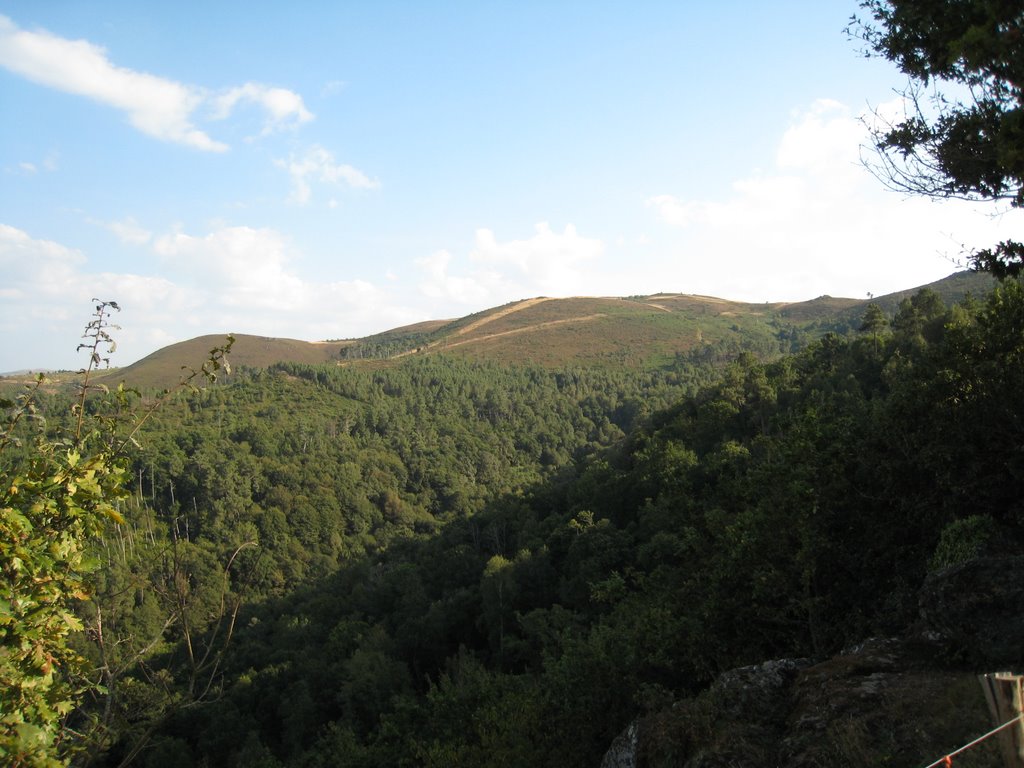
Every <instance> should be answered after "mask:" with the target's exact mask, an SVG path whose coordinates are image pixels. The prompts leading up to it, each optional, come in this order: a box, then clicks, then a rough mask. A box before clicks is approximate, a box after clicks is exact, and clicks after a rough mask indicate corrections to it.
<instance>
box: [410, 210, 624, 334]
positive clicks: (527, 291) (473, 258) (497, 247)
mask: <svg viewBox="0 0 1024 768" xmlns="http://www.w3.org/2000/svg"><path fill="white" fill-rule="evenodd" d="M534 232H535V233H534V235H533V236H532V237H530V238H527V239H525V240H509V241H505V242H502V241H499V240H498V238H497V237H496V236H495V234H494V232H493V231H492V230H490V229H486V228H481V229H478V230H477V231H476V233H475V237H474V244H473V249H472V250H471V252H470V253H469V256H468V262H469V266H468V267H467V268H465V269H462V270H459V269H458V266H457V264H456V261H457V260H456V257H455V256H454V255H453V254H452V253H450V252H449V251H446V250H441V251H436V252H434V253H432V254H431V255H429V256H424V257H421V258H419V259H416V265H417V266H418V267H419V268H420V269H421V270H422V272H423V273H424V278H423V279H422V280H421V281H420V282H419V290H420V293H421V294H422V295H423V296H426V297H428V298H430V299H434V300H438V301H439V302H441V303H440V304H439V305H438V307H437V310H438V311H441V312H443V313H445V314H448V313H449V312H450V309H449V307H447V306H446V305H445V303H444V302H457V303H459V304H464V305H475V306H476V307H485V306H493V305H496V304H503V303H505V302H508V301H513V300H516V299H522V298H527V297H533V296H540V295H543V296H571V295H578V294H580V293H588V292H593V291H592V290H591V289H592V288H593V287H595V285H596V283H595V282H594V279H593V276H592V274H591V270H590V269H588V267H590V266H592V264H593V262H594V261H595V260H596V259H598V258H600V257H601V256H602V255H603V254H604V244H603V243H602V242H601V241H600V240H598V239H594V238H587V237H582V236H580V235H579V233H577V231H576V228H575V227H574V226H573V225H572V224H567V225H566V227H565V229H564V230H563V231H562V232H561V233H558V232H554V231H552V229H551V227H550V226H549V225H548V224H547V223H545V222H541V223H539V224H537V225H536V226H535V229H534ZM459 271H461V272H462V274H453V272H459Z"/></svg>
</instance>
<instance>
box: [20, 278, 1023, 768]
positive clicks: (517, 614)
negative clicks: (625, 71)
mask: <svg viewBox="0 0 1024 768" xmlns="http://www.w3.org/2000/svg"><path fill="white" fill-rule="evenodd" d="M712 357H713V358H715V359H717V358H718V357H719V356H712ZM722 357H725V358H729V357H731V360H729V361H728V362H719V363H718V364H703V363H700V362H699V361H691V362H689V363H686V364H682V363H677V364H676V365H675V366H674V367H673V368H672V369H666V370H662V371H646V372H640V371H634V372H629V371H621V370H619V371H616V370H601V369H584V368H579V369H571V370H552V369H544V368H537V367H531V366H529V365H527V364H509V363H505V364H499V363H497V362H473V361H467V360H463V359H457V358H452V357H448V356H444V355H438V356H433V357H424V358H420V357H413V358H409V359H407V360H403V361H401V362H400V363H394V364H387V365H386V364H383V363H381V364H378V365H368V366H359V367H353V366H340V367H339V366H327V365H324V366H309V365H298V364H279V365H275V366H271V367H269V368H266V369H261V370H243V371H235V372H233V373H232V374H231V376H229V377H227V378H226V379H221V380H220V381H219V382H218V383H217V384H216V385H214V386H210V387H208V388H205V389H202V390H197V391H185V392H182V393H179V394H177V395H175V396H173V397H171V398H169V399H167V400H166V401H165V402H164V403H163V404H162V406H161V407H160V409H159V410H157V411H154V412H153V413H152V417H151V418H149V419H148V421H147V422H146V424H145V425H144V427H143V428H142V429H140V430H139V431H138V433H137V434H136V435H135V437H134V438H133V439H134V440H137V442H138V447H137V448H133V449H132V450H131V451H130V452H129V454H128V457H129V458H128V459H127V463H126V464H125V466H124V472H123V481H124V482H123V486H124V488H125V491H126V492H125V493H124V494H123V495H122V497H121V498H120V499H119V500H118V501H117V508H118V513H119V518H118V519H119V520H120V522H115V521H113V520H110V519H108V520H107V522H106V523H105V524H104V525H103V526H102V527H99V528H97V529H95V530H94V531H93V534H92V535H91V537H90V539H89V542H88V547H87V550H88V552H87V554H88V556H89V557H90V558H91V559H92V560H93V566H94V570H93V571H92V576H91V580H92V584H91V587H90V591H91V594H90V596H89V598H88V599H84V598H85V597H86V594H85V593H83V594H82V595H81V598H83V599H80V600H79V601H78V602H77V603H76V606H75V611H76V613H77V615H78V620H79V621H80V626H81V631H78V632H76V633H73V634H72V635H71V636H70V639H69V641H70V643H71V645H72V650H73V651H74V652H75V653H78V654H81V656H82V657H84V658H85V660H86V664H85V665H84V669H86V670H89V671H88V673H87V675H89V676H90V677H89V685H87V686H85V688H84V690H85V691H86V692H87V693H86V697H85V699H84V703H83V705H82V706H80V707H78V708H77V709H74V710H73V711H70V712H67V713H65V714H64V716H63V720H62V722H63V723H64V725H63V726H62V728H63V731H62V732H63V733H64V734H65V735H64V736H63V737H62V738H64V739H66V740H67V744H68V746H69V748H71V747H73V750H72V751H71V752H70V753H69V754H70V755H71V757H72V760H73V762H76V763H78V764H82V765H96V766H104V765H110V766H114V765H122V764H128V763H131V764H136V765H142V766H151V767H153V768H155V767H156V766H400V765H409V766H421V765H425V766H454V765H459V766H484V765H488V766H490V765H507V766H527V765H531V766H595V768H596V766H597V765H598V764H599V763H600V761H601V757H602V755H603V754H604V752H605V750H606V749H607V748H608V747H609V745H610V743H611V742H612V741H613V739H614V738H615V737H616V736H617V735H618V734H619V733H620V732H621V731H622V730H623V729H624V728H625V727H626V726H627V725H629V724H630V723H631V722H634V721H635V720H636V719H637V718H644V717H654V716H657V715H658V713H664V712H668V711H671V710H672V708H673V706H674V705H675V704H676V703H678V702H680V701H681V700H684V699H686V698H687V697H690V696H693V695H695V694H697V693H699V692H700V691H702V690H704V689H706V688H707V687H708V685H709V684H711V683H712V682H713V681H714V680H715V679H716V677H717V676H718V675H720V674H721V673H722V672H724V671H727V670H730V669H733V668H736V667H740V666H743V665H749V664H755V663H758V662H762V661H765V660H768V659H775V658H783V657H787V658H795V657H808V658H818V659H822V658H827V657H828V656H829V655H830V654H833V653H835V652H837V651H838V650H840V649H842V648H844V647H846V646H848V645H849V644H851V643H856V642H859V641H861V640H863V639H865V638H867V637H871V636H890V635H894V634H899V633H901V632H904V631H906V629H907V628H908V627H909V626H910V625H911V624H912V623H913V622H914V620H915V616H916V612H917V603H916V599H917V598H916V596H917V592H918V590H919V588H920V586H921V584H922V583H923V581H924V579H925V578H926V576H927V575H928V574H929V573H930V572H934V571H935V570H937V569H940V568H943V567H946V566H950V565H953V564H956V563H958V562H962V561H965V560H968V559H970V558H974V557H977V556H979V555H996V554H998V555H1007V554H1018V553H1019V552H1020V551H1021V541H1022V540H1021V533H1022V532H1021V523H1022V512H1024V509H1022V501H1021V500H1022V499H1024V488H1022V480H1024V456H1022V454H1021V447H1020V446H1021V440H1020V436H1021V418H1022V415H1021V392H1024V289H1022V287H1021V285H1020V284H1019V283H1018V282H1016V281H1013V280H1010V281H1007V282H1005V283H1004V284H1002V285H1001V286H1000V287H998V288H997V289H996V290H995V291H994V292H993V293H991V295H989V296H986V297H979V298H976V299H972V298H968V299H967V300H965V301H963V302H960V303H956V304H951V305H948V306H947V305H946V304H945V303H944V302H943V301H942V300H941V299H940V298H939V296H938V295H937V294H936V293H934V292H932V291H929V290H923V291H921V292H919V293H917V294H915V295H914V296H913V297H912V298H909V299H905V300H904V301H903V302H902V303H901V304H900V305H899V306H898V307H897V308H896V310H895V312H893V313H892V314H886V313H885V312H883V311H882V310H881V309H879V307H878V306H875V305H872V306H870V307H869V308H868V311H867V313H866V314H865V315H864V317H863V319H862V321H861V322H860V324H859V325H858V326H857V327H856V329H852V330H850V331H848V332H846V333H843V334H837V333H828V334H826V335H824V336H822V337H821V338H820V339H819V340H817V341H814V342H812V343H810V344H809V345H808V346H806V348H804V349H803V350H801V351H799V352H796V353H795V354H788V355H779V354H778V353H776V354H774V355H772V356H771V357H770V359H765V360H761V359H758V357H757V356H755V355H753V354H751V353H749V352H741V353H738V354H733V355H726V356H722ZM36 397H37V399H38V401H39V406H40V410H41V411H43V412H45V413H46V414H48V416H49V422H48V427H47V428H48V429H51V430H52V429H54V428H55V427H56V426H58V424H59V422H60V420H61V418H65V419H66V418H69V416H68V415H69V414H72V415H73V414H74V413H75V409H74V405H73V401H72V399H71V398H73V395H72V394H71V393H68V392H64V391H47V392H46V393H37V395H36ZM112 402H113V403H114V404H116V402H117V400H116V398H115V399H114V400H113V401H112V400H111V398H110V397H109V396H108V397H104V396H102V394H97V395H94V396H90V398H89V399H88V400H87V402H86V406H87V407H86V410H87V411H88V412H89V416H90V418H96V419H110V420H112V421H114V422H116V420H117V419H118V418H120V417H119V416H118V415H117V414H116V413H115V412H113V411H111V410H110V408H111V407H112V405H111V404H112ZM33 429H35V427H33V425H32V424H31V423H29V422H27V421H25V422H22V423H20V424H18V425H17V430H16V431H18V432H19V433H21V434H23V435H24V437H25V442H23V443H22V446H27V445H28V444H29V439H30V436H31V431H32V430H33ZM23 453H24V448H22V449H16V448H12V449H11V450H8V451H6V452H5V456H6V458H5V461H8V462H10V461H15V460H16V459H17V457H18V456H21V455H23ZM8 615H10V610H8ZM970 657H971V649H970V648H968V647H964V648H960V649H958V650H957V651H956V652H954V653H953V654H952V655H951V657H950V664H952V665H956V664H961V665H962V664H964V663H967V662H966V660H968V659H970ZM94 683H95V684H98V686H97V687H93V684H94ZM67 734H72V735H74V736H73V737H72V736H69V735H67ZM935 747H936V749H938V747H939V745H935ZM684 751H685V750H684ZM677 757H678V755H675V757H673V758H672V759H676V758H677ZM648 764H649V765H659V764H664V765H673V764H676V763H674V762H672V761H671V759H670V760H668V761H667V762H663V763H659V762H657V760H656V759H655V757H653V756H652V757H651V758H650V759H649V762H648Z"/></svg>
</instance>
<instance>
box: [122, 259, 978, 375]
mask: <svg viewBox="0 0 1024 768" xmlns="http://www.w3.org/2000/svg"><path fill="white" fill-rule="evenodd" d="M991 286H992V278H991V277H989V276H988V275H982V274H976V273H968V272H961V273H957V274H954V275H952V276H950V277H948V278H945V279H944V280H940V281H938V282H936V283H932V284H930V285H928V286H924V287H927V288H930V289H931V290H934V291H935V292H936V293H937V294H938V295H939V296H940V297H941V298H942V299H943V300H944V301H945V302H946V303H950V302H953V301H956V300H958V299H960V298H962V297H963V296H964V295H966V294H968V293H973V294H975V295H981V294H983V293H985V292H987V290H989V289H990V288H991ZM917 290H919V288H911V289H907V290H905V291H899V292H897V293H893V294H889V295H887V296H880V297H876V298H873V299H850V298H833V297H830V296H821V297H818V298H816V299H812V300H809V301H803V302H795V303H774V304H747V303H743V302H735V301H729V300H726V299H720V298H715V297H711V296H696V295H692V294H682V293H658V294H652V295H650V296H631V297H627V298H612V297H597V298H584V297H573V298H564V299H552V298H545V297H537V298H532V299H525V300H522V301H517V302H513V303H511V304H506V305H504V306H501V307H493V308H491V309H486V310H483V311H481V312H477V313H474V314H472V315H467V316H466V317H463V318H459V319H457V320H451V321H445V320H436V321H429V322H424V323H418V324H416V325H411V326H404V327H402V328H396V329H392V330H390V331H385V332H383V333H379V334H375V335H373V336H368V337H365V338H362V339H347V340H339V341H323V342H308V341H299V340H295V339H282V338H268V337H262V336H251V335H247V334H236V335H235V338H236V341H235V345H234V347H233V349H232V351H231V363H232V365H233V366H235V367H236V368H237V367H243V366H244V367H249V368H266V367H268V366H270V365H272V364H274V363H281V362H287V363H302V364H309V365H318V364H323V363H334V364H338V365H360V364H365V363H366V362H367V361H381V360H395V359H402V358H406V357H409V356H412V355H434V354H445V355H457V356H460V357H465V358H469V359H474V360H494V361H501V362H504V363H529V364H533V365H541V366H545V367H578V366H583V367H601V368H609V369H614V370H624V369H629V370H635V369H643V370H659V369H665V368H668V367H671V365H672V364H673V363H674V362H675V361H676V360H678V359H707V358H708V357H713V356H715V355H719V356H722V357H726V358H727V357H733V356H735V354H736V353H737V352H739V351H744V350H746V351H751V352H754V353H755V354H757V355H758V356H759V357H772V356H775V355H777V354H780V353H783V352H790V351H794V350H796V349H799V348H800V347H802V346H803V345H805V344H806V343H807V342H809V341H811V340H813V339H815V338H817V337H819V336H821V335H822V334H824V333H826V332H828V331H837V332H840V333H843V332H845V331H847V330H849V329H852V328H856V327H857V326H858V325H859V323H860V318H861V317H862V315H863V313H864V309H865V307H866V306H867V305H868V304H869V303H871V302H872V301H873V302H874V303H876V304H878V305H879V306H880V307H882V309H883V310H885V311H886V312H888V313H890V314H891V313H893V312H894V311H895V310H896V307H897V306H898V304H899V302H900V301H901V300H903V299H905V298H907V297H909V296H911V295H912V294H913V293H915V292H916V291H917ZM222 342H223V337H222V336H217V335H209V336H200V337H198V338H195V339H191V340H189V341H184V342H180V343H178V344H173V345H171V346H168V347H164V348H163V349H160V350H158V351H156V352H154V353H153V354H151V355H149V356H148V357H145V358H143V359H142V360H139V361H138V362H136V363H134V364H132V365H130V366H127V367H126V368H124V369H121V370H118V371H116V372H113V371H112V372H111V373H110V374H107V375H106V377H105V378H106V379H107V381H108V383H112V382H114V381H121V380H124V381H126V382H128V383H129V384H131V385H133V386H137V387H142V388H149V387H167V386H170V385H172V384H174V383H175V382H176V381H177V379H178V377H179V376H180V372H181V370H182V368H183V366H187V365H190V364H194V362H195V361H196V360H202V359H203V357H204V356H205V354H206V352H207V350H209V349H210V348H212V347H214V346H216V345H217V344H220V343H222Z"/></svg>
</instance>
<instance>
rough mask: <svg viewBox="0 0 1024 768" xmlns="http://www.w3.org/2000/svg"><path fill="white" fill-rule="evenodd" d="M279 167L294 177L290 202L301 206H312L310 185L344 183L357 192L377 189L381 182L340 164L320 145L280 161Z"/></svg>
mask: <svg viewBox="0 0 1024 768" xmlns="http://www.w3.org/2000/svg"><path fill="white" fill-rule="evenodd" d="M277 165H278V166H279V167H281V168H284V169H285V170H286V171H288V173H289V175H290V176H291V177H292V191H291V194H290V195H289V198H288V199H289V200H291V201H292V202H294V203H298V204H300V205H304V204H305V203H308V202H309V200H310V197H311V196H312V189H311V187H310V182H312V181H320V182H325V183H328V184H338V183H341V182H344V183H345V184H347V185H348V186H350V187H352V188H354V189H377V188H378V187H380V182H378V181H376V180H375V179H370V178H369V177H368V176H367V175H366V174H364V173H363V172H362V171H360V170H358V169H356V168H353V167H352V166H351V165H346V164H344V163H338V162H336V161H335V159H334V155H333V153H331V152H330V151H329V150H327V149H324V148H323V147H321V146H319V145H313V146H311V147H310V148H309V149H308V150H306V153H305V154H304V155H302V156H299V157H297V156H295V155H292V156H291V157H290V158H289V159H288V160H278V161H277Z"/></svg>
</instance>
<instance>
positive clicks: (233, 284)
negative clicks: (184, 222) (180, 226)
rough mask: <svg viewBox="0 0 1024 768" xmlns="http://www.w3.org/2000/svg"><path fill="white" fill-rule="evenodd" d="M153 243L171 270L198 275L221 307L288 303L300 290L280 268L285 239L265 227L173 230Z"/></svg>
mask: <svg viewBox="0 0 1024 768" xmlns="http://www.w3.org/2000/svg"><path fill="white" fill-rule="evenodd" d="M153 248H154V250H155V251H156V252H157V253H158V254H159V255H160V256H162V257H163V258H164V260H165V262H166V263H167V264H168V265H169V266H171V268H172V269H174V270H176V271H179V272H182V273H190V274H195V275H203V279H204V280H207V281H209V283H210V284H211V286H216V294H217V295H218V297H219V303H223V304H225V305H227V306H248V307H252V308H263V309H284V308H289V307H293V306H294V305H295V303H296V300H297V298H296V294H297V293H298V292H300V291H301V281H299V279H298V278H296V277H294V276H293V275H291V274H289V273H288V271H287V269H286V265H287V263H288V262H289V261H290V256H289V247H288V244H287V242H286V241H285V239H284V238H283V237H282V236H281V235H280V234H278V233H277V232H275V231H274V230H271V229H253V228H251V227H226V228H223V229H218V230H217V231H215V232H211V233H210V234H208V235H205V236H201V237H196V236H192V235H187V234H184V233H180V232H179V233H175V234H169V235H164V236H162V237H160V238H158V239H157V240H156V241H155V242H154V244H153Z"/></svg>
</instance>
